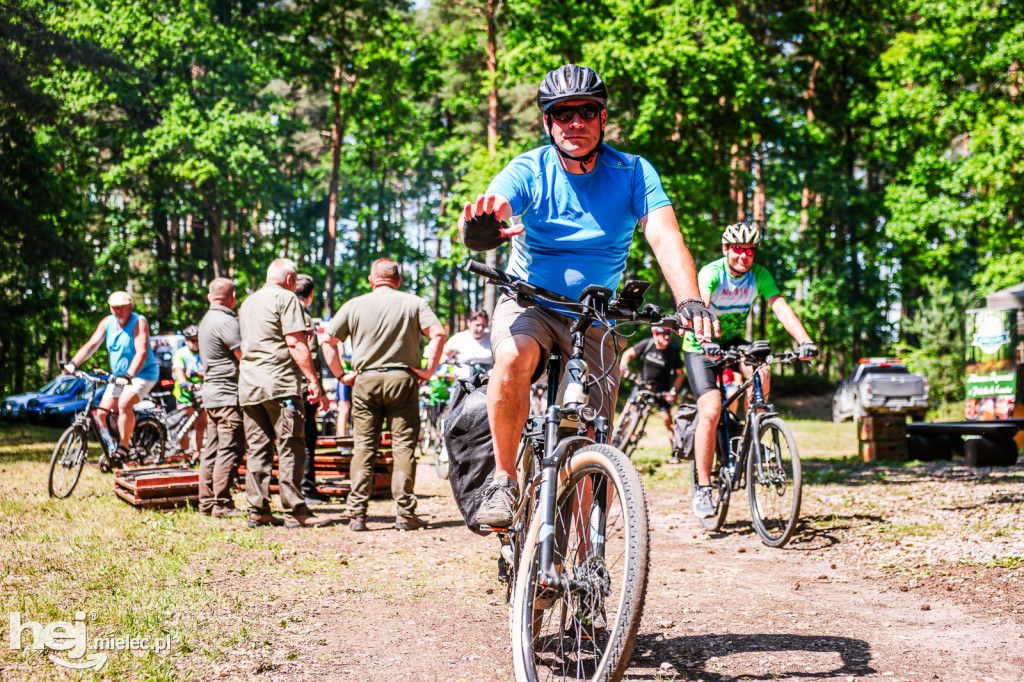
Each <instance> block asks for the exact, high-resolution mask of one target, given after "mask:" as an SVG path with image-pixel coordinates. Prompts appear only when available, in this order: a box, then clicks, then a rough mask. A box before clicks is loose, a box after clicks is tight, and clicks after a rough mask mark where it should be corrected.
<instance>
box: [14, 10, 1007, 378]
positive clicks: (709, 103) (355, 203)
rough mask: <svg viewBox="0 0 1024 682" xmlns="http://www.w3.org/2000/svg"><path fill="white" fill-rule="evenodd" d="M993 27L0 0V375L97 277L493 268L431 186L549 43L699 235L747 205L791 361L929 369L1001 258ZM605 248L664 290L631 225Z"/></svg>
mask: <svg viewBox="0 0 1024 682" xmlns="http://www.w3.org/2000/svg"><path fill="white" fill-rule="evenodd" d="M1022 56H1024V3H1020V2H1012V1H1010V0H1006V1H997V0H962V1H961V2H958V3H937V2H928V1H925V0H857V1H854V0H806V1H801V0H778V1H772V0H733V1H732V2H723V1H722V0H661V1H654V0H646V1H640V2H638V1H636V0H576V1H575V2H571V3H567V2H544V1H541V2H539V3H538V2H536V0H430V1H422V2H417V3H416V4H415V5H410V4H409V3H407V2H403V1H401V0H305V1H301V2H300V1H296V0H277V1H261V0H146V1H145V2H139V1H138V0H0V249H2V251H0V282H2V287H3V292H2V297H0V394H6V393H10V392H13V391H20V390H23V389H27V388H34V387H35V384H38V383H39V382H40V380H41V379H42V378H43V377H44V376H52V375H53V374H54V373H55V372H56V371H57V363H58V362H59V361H60V360H61V359H62V358H67V357H69V356H70V353H71V352H73V351H74V350H75V348H76V347H77V346H78V345H79V344H81V343H82V342H83V341H84V340H85V339H86V337H87V336H88V334H89V333H90V332H91V330H92V328H93V327H94V325H95V324H96V322H97V321H98V320H99V318H100V317H101V316H102V315H103V314H105V313H106V306H105V301H106V296H107V294H108V292H109V291H111V290H115V289H122V288H125V289H128V290H129V291H131V292H132V293H133V294H134V295H135V297H136V300H137V306H136V307H137V309H139V310H140V311H141V312H143V313H144V314H146V315H147V316H148V317H149V319H150V321H151V323H152V325H153V327H154V328H155V329H157V330H159V331H160V332H163V333H169V332H173V331H175V330H178V329H180V328H182V327H183V326H185V325H186V324H188V323H189V322H192V321H196V320H197V319H198V317H199V316H200V315H201V313H202V311H203V310H204V309H205V307H206V301H205V292H206V285H207V283H208V282H209V280H210V279H211V278H212V277H214V276H218V275H225V276H228V277H232V278H234V279H235V280H236V281H237V282H238V283H239V286H240V297H243V296H244V293H245V292H246V291H251V290H253V289H254V288H256V287H258V286H259V285H260V284H261V282H262V281H263V278H264V274H265V271H266V266H267V265H268V264H269V262H270V260H271V259H273V258H274V257H277V256H289V257H291V258H293V259H295V260H296V261H297V262H298V263H299V264H300V269H301V270H302V271H305V272H308V273H310V274H312V275H313V276H314V277H315V279H316V281H317V283H318V293H319V300H318V301H317V303H316V304H315V305H316V307H317V310H316V311H315V312H316V313H317V314H319V315H323V316H329V315H330V314H331V312H332V311H334V310H337V308H338V307H339V306H340V304H341V303H342V302H344V301H345V300H346V299H347V298H349V297H351V296H352V295H355V294H358V293H362V292H363V291H365V290H366V288H367V283H366V273H367V269H368V266H369V263H370V262H371V261H372V260H373V259H374V258H376V257H378V256H380V255H390V256H392V257H395V258H396V259H398V260H400V261H401V262H402V263H403V266H404V270H405V275H406V286H407V288H409V289H410V290H413V291H416V292H417V293H419V294H420V295H422V296H424V297H425V298H427V299H429V300H430V301H431V303H432V304H433V306H434V308H435V310H437V311H438V313H439V314H440V315H441V317H442V318H443V319H445V320H446V322H447V323H448V324H450V325H452V326H453V327H455V328H458V327H459V326H460V324H461V322H462V318H463V316H464V315H465V312H466V311H467V310H468V309H470V308H473V307H477V306H480V305H486V304H488V303H489V302H490V298H489V297H490V295H491V294H490V292H487V291H485V290H484V288H483V287H482V285H481V283H480V282H479V281H478V280H477V279H475V278H470V277H467V276H466V274H465V272H464V270H463V263H464V262H465V260H466V258H467V257H468V256H469V255H470V254H468V253H467V251H466V250H465V248H464V247H463V246H462V245H461V244H459V243H458V240H457V237H454V234H453V232H454V222H455V217H456V215H457V212H458V210H459V208H460V207H461V206H462V204H463V202H464V201H465V200H466V199H467V198H469V197H472V196H475V195H476V194H477V193H478V192H480V191H482V190H483V189H484V188H485V187H486V184H487V181H488V179H489V178H490V177H491V176H492V175H493V174H494V172H496V170H497V169H499V168H500V167H501V166H502V165H503V164H504V163H505V162H507V161H508V159H510V158H511V157H512V156H514V155H515V154H517V153H519V152H521V151H524V150H526V149H529V148H532V147H535V146H537V145H540V144H545V143H546V139H545V138H544V136H543V131H542V128H541V124H540V116H539V113H538V111H537V109H536V106H535V101H534V97H535V94H536V87H537V84H538V83H539V81H540V78H541V77H542V76H543V74H544V73H545V72H547V71H548V70H550V69H552V68H554V67H556V66H559V65H561V64H563V63H565V62H574V63H579V64H584V65H587V66H591V67H593V68H595V69H596V70H597V71H598V72H599V73H600V74H601V75H602V76H603V77H604V79H605V81H606V82H607V84H608V87H609V90H610V94H611V101H610V102H609V107H608V108H609V128H608V131H607V136H606V141H607V142H608V143H609V144H611V145H612V146H615V147H617V148H620V149H623V150H625V151H629V152H634V153H639V154H642V155H643V156H645V157H646V158H647V159H649V160H650V161H651V162H652V164H653V165H654V167H655V168H656V169H658V171H659V172H660V173H661V176H662V180H663V183H664V185H665V188H666V190H667V191H668V193H669V196H670V197H671V198H672V200H673V203H674V205H675V210H676V213H677V216H678V218H679V223H680V226H681V229H682V230H683V234H684V237H685V238H686V240H687V242H688V244H689V245H690V248H691V250H692V252H693V254H694V257H695V259H696V260H697V262H698V265H700V264H703V263H706V262H708V261H710V260H712V259H714V258H717V257H719V256H720V255H721V254H720V247H719V235H720V232H721V230H722V228H723V227H724V226H725V225H727V224H729V223H730V222H734V221H736V220H746V221H752V222H755V223H757V224H758V225H760V226H762V227H763V228H764V230H765V234H766V242H765V246H764V248H762V249H761V251H760V252H759V255H758V259H759V262H762V263H763V264H765V265H766V266H767V267H768V268H769V269H770V270H771V271H772V273H773V274H774V275H775V277H776V279H777V280H778V281H779V283H780V285H782V286H783V289H784V290H785V291H786V293H787V297H788V298H789V299H790V301H791V302H792V303H793V305H794V307H795V308H796V309H797V311H798V312H799V314H800V315H801V316H802V318H803V320H804V322H805V324H806V326H807V327H808V331H810V333H811V335H812V336H813V337H814V338H815V340H816V341H817V342H818V343H819V344H820V345H821V347H822V350H823V353H822V356H821V358H820V361H819V364H818V365H817V367H816V368H815V371H817V372H819V373H821V374H822V375H823V376H826V377H829V378H836V377H837V376H838V375H839V374H840V373H842V372H843V371H845V370H847V369H848V368H849V366H850V364H851V363H852V362H854V361H855V360H856V359H857V358H859V357H861V356H867V355H872V354H880V353H883V352H901V353H906V354H908V355H909V356H910V357H912V358H914V359H915V360H916V361H917V363H918V367H917V368H926V367H927V368H928V371H929V372H930V374H931V375H932V384H933V389H936V390H937V391H938V392H940V393H942V394H943V395H945V396H946V397H950V398H955V397H956V394H957V391H960V390H962V389H961V387H960V373H959V370H958V365H957V363H958V362H960V358H962V357H963V351H962V348H963V338H962V335H963V332H962V314H963V310H964V308H965V307H967V306H969V305H971V304H973V303H976V302H978V301H979V300H980V297H981V296H983V295H984V294H985V293H989V292H991V291H994V290H996V289H999V288H1002V287H1005V286H1008V285H1011V284H1015V283H1017V282H1020V281H1021V280H1024V253H1022V249H1021V246H1022V244H1024V227H1022V224H1021V212H1022V208H1024V184H1022V182H1021V171H1022V161H1024V106H1022V98H1021V89H1022V88H1024V74H1022V71H1021V58H1022ZM503 256H504V254H503V253H498V254H497V259H498V260H499V262H500V259H501V258H502V257H503ZM491 257H492V258H494V255H492V256H491ZM628 274H629V275H630V276H633V277H639V278H643V279H649V280H651V281H653V282H654V283H655V286H654V287H653V288H652V292H653V294H652V298H653V300H656V301H659V302H661V303H665V304H667V303H669V302H670V301H669V298H668V293H667V290H666V288H665V286H664V284H663V282H662V280H661V277H660V276H659V274H658V270H657V268H656V266H655V264H654V262H653V259H652V256H651V253H650V250H649V249H648V248H647V246H646V243H645V242H644V240H643V236H642V234H641V233H640V232H639V231H638V232H637V235H636V238H635V240H634V245H633V249H632V251H631V256H630V259H629V263H628ZM750 325H751V327H752V328H751V330H750V331H751V334H752V335H754V336H758V337H762V336H766V337H770V338H773V339H778V340H779V341H780V342H782V341H783V339H784V338H785V335H784V332H782V330H781V328H780V327H779V325H777V324H776V323H774V319H773V318H772V317H771V315H766V314H765V311H764V306H763V305H762V306H761V307H760V309H755V311H754V314H753V315H752V316H751V320H750ZM780 334H782V336H780Z"/></svg>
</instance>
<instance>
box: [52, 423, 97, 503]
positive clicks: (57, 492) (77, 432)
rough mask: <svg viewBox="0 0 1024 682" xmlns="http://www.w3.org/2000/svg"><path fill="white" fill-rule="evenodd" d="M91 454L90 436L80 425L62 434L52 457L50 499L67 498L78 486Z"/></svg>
mask: <svg viewBox="0 0 1024 682" xmlns="http://www.w3.org/2000/svg"><path fill="white" fill-rule="evenodd" d="M88 454H89V436H88V433H87V432H86V430H85V429H84V428H82V427H81V426H80V425H77V424H76V425H74V426H70V427H68V429H67V430H66V431H65V432H64V433H63V434H61V437H60V440H58V441H57V446H56V447H55V448H53V456H52V457H50V478H49V482H48V484H47V487H48V488H49V491H50V497H58V498H62V499H63V498H65V497H67V496H68V495H70V494H71V491H73V490H74V489H75V486H76V485H78V479H79V478H81V476H82V467H83V466H85V459H86V456H87V455H88Z"/></svg>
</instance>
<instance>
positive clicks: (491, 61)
mask: <svg viewBox="0 0 1024 682" xmlns="http://www.w3.org/2000/svg"><path fill="white" fill-rule="evenodd" d="M500 6H501V4H500V0H487V9H486V14H485V17H484V18H485V20H486V22H487V75H488V78H489V80H490V83H491V91H490V93H488V96H487V153H488V154H489V155H490V156H491V158H492V159H493V158H494V157H495V155H497V153H498V24H497V21H496V20H497V17H498V8H499V7H500ZM484 262H485V263H486V264H487V265H488V266H490V267H492V268H496V267H498V253H497V251H494V250H492V251H488V252H487V255H486V257H485V258H484ZM496 303H497V290H496V289H495V287H494V285H493V284H491V283H490V282H487V284H486V285H485V286H484V310H486V311H487V314H488V315H493V314H494V305H495V304H496Z"/></svg>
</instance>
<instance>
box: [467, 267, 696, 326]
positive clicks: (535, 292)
mask: <svg viewBox="0 0 1024 682" xmlns="http://www.w3.org/2000/svg"><path fill="white" fill-rule="evenodd" d="M466 269H467V270H469V271H470V272H472V273H474V274H477V275H481V276H482V277H485V278H487V279H488V280H490V281H491V282H493V283H494V284H495V285H497V286H500V287H502V288H503V289H505V290H507V291H509V292H510V293H515V294H516V296H517V297H518V298H525V299H528V300H531V301H532V302H534V303H539V302H541V301H547V302H549V303H558V304H560V305H564V306H566V307H568V308H569V309H570V310H572V311H573V312H579V313H581V314H584V315H589V316H592V317H594V318H595V319H603V320H609V321H616V322H635V323H647V324H653V325H657V326H661V327H667V328H669V329H679V321H678V320H677V319H676V317H675V316H674V315H669V316H665V315H663V314H662V313H663V312H664V311H663V310H662V309H661V308H659V307H658V306H656V305H654V304H651V303H648V304H647V305H645V306H644V307H643V308H642V309H640V310H634V309H631V308H629V307H627V306H625V305H620V304H619V303H618V299H612V300H611V301H609V302H608V307H607V310H605V311H604V312H603V313H602V312H601V311H599V310H598V309H596V308H595V307H594V306H592V305H589V304H587V303H581V302H580V301H577V300H575V299H572V298H569V297H568V296H564V295H562V294H559V293H555V292H554V291H549V290H548V289H545V288H543V287H539V286H537V285H535V284H530V283H529V282H527V281H526V280H523V279H520V278H518V277H513V276H511V275H509V274H508V273H506V272H502V271H501V270H495V269H494V268H492V267H489V266H487V265H484V264H483V263H479V262H477V261H474V260H471V261H469V263H468V264H467V266H466Z"/></svg>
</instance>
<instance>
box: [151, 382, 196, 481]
mask: <svg viewBox="0 0 1024 682" xmlns="http://www.w3.org/2000/svg"><path fill="white" fill-rule="evenodd" d="M190 392H191V394H192V399H193V400H194V402H195V404H194V405H193V406H192V407H193V410H192V414H190V415H188V416H187V417H186V418H185V419H184V420H182V421H181V423H180V424H179V425H178V427H177V428H176V429H175V430H174V433H173V435H170V436H169V437H168V441H167V443H168V446H169V447H170V452H169V453H168V454H167V458H168V459H169V458H172V457H175V456H177V455H180V454H183V453H184V452H185V450H184V449H182V447H181V441H182V440H183V439H184V438H185V436H186V435H188V434H189V432H190V431H191V430H192V427H193V426H195V424H196V422H197V421H199V418H200V417H201V416H202V415H203V413H204V412H206V408H205V407H203V384H202V382H192V386H191V389H190ZM161 412H162V415H161V416H162V417H163V421H164V430H165V431H167V432H170V431H171V422H170V415H169V414H167V413H166V412H163V411H162V410H161ZM175 412H177V410H175ZM202 452H203V444H202V443H196V456H195V458H193V459H192V460H191V461H188V462H187V464H188V465H189V466H190V467H197V466H199V459H200V457H201V456H202Z"/></svg>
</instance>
